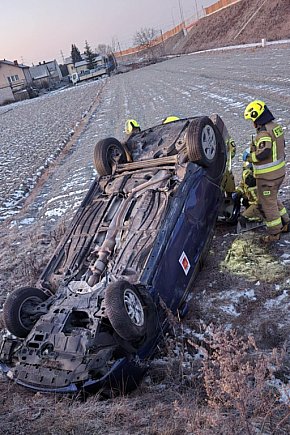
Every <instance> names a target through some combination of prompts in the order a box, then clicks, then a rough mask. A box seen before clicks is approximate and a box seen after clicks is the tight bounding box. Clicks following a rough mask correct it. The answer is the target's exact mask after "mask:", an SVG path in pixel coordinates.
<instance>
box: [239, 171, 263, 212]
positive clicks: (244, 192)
mask: <svg viewBox="0 0 290 435" xmlns="http://www.w3.org/2000/svg"><path fill="white" fill-rule="evenodd" d="M236 192H237V193H239V194H240V195H241V196H242V198H243V199H247V200H248V202H249V205H252V204H258V198H257V187H256V180H255V178H254V175H253V171H252V170H251V169H244V170H243V173H242V179H241V182H240V184H239V185H238V186H237V188H236Z"/></svg>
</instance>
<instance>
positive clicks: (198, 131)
mask: <svg viewBox="0 0 290 435" xmlns="http://www.w3.org/2000/svg"><path fill="white" fill-rule="evenodd" d="M186 146H187V155H188V159H189V161H191V162H194V163H197V164H199V165H200V166H203V167H205V168H207V173H208V175H209V177H210V178H212V179H214V180H216V179H218V178H219V177H220V176H221V175H223V172H224V169H225V165H226V146H225V142H224V139H223V137H222V135H221V134H220V132H219V131H218V129H217V128H216V126H215V125H214V124H213V122H212V120H211V119H210V118H208V117H207V116H202V117H200V118H195V119H193V120H192V121H191V122H190V124H189V126H188V130H187V137H186Z"/></svg>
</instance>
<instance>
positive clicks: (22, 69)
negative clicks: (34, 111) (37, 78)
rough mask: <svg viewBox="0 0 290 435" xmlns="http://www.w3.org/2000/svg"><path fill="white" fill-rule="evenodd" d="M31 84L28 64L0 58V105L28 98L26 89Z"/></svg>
mask: <svg viewBox="0 0 290 435" xmlns="http://www.w3.org/2000/svg"><path fill="white" fill-rule="evenodd" d="M31 84H32V77H31V74H30V72H29V66H26V65H23V64H19V63H18V62H17V60H14V61H13V62H11V61H9V60H6V59H3V60H0V105H2V104H7V103H11V102H14V101H19V100H23V99H25V98H29V93H28V91H27V89H28V88H29V87H30V86H31Z"/></svg>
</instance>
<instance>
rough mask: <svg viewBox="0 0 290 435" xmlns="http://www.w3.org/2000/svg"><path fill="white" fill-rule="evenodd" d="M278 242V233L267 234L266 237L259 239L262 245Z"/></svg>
mask: <svg viewBox="0 0 290 435" xmlns="http://www.w3.org/2000/svg"><path fill="white" fill-rule="evenodd" d="M278 240H280V233H278V234H267V235H266V236H262V237H260V242H261V243H264V244H268V243H274V242H278Z"/></svg>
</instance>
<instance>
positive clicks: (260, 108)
mask: <svg viewBox="0 0 290 435" xmlns="http://www.w3.org/2000/svg"><path fill="white" fill-rule="evenodd" d="M265 108H266V104H265V103H264V101H261V100H255V101H252V102H251V103H250V104H248V105H247V107H246V109H245V112H244V117H245V119H250V120H251V121H254V122H255V121H256V119H258V118H259V117H260V116H261V115H262V113H263V112H264V111H265Z"/></svg>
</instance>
